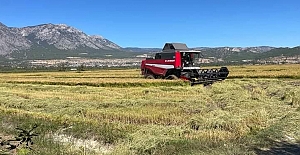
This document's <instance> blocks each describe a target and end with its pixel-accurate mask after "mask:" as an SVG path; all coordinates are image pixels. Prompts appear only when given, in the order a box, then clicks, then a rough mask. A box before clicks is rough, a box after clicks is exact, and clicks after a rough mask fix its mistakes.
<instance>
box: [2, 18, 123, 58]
mask: <svg viewBox="0 0 300 155" xmlns="http://www.w3.org/2000/svg"><path fill="white" fill-rule="evenodd" d="M0 36H1V37H0V54H1V55H2V56H3V55H4V56H5V55H6V56H16V53H19V54H17V55H18V56H22V54H24V53H25V52H26V53H27V55H28V53H29V54H30V53H32V52H33V51H34V54H35V55H36V54H38V55H39V53H45V52H46V53H47V54H48V55H49V54H50V55H51V52H52V51H56V52H52V54H57V52H61V53H59V54H62V53H65V52H69V53H70V51H71V53H73V54H70V55H69V56H78V53H79V52H84V53H88V51H93V53H95V52H96V53H97V52H98V53H99V52H101V51H102V52H103V51H114V52H115V51H121V50H120V49H121V47H120V46H118V45H117V44H115V43H113V42H111V41H110V40H108V39H106V38H104V37H102V36H99V35H91V36H90V35H87V34H85V33H84V32H82V31H80V30H78V29H76V28H73V27H71V26H68V25H65V24H42V25H36V26H28V27H23V28H13V27H7V26H5V25H4V24H2V23H0ZM76 50H77V51H78V52H75V53H74V52H72V51H76ZM20 53H22V54H21V55H20ZM76 53H77V54H76ZM106 53H107V52H106ZM63 55H64V54H63Z"/></svg>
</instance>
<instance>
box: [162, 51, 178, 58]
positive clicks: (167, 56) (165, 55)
mask: <svg viewBox="0 0 300 155" xmlns="http://www.w3.org/2000/svg"><path fill="white" fill-rule="evenodd" d="M174 57H175V53H174V52H171V53H161V58H162V59H174Z"/></svg>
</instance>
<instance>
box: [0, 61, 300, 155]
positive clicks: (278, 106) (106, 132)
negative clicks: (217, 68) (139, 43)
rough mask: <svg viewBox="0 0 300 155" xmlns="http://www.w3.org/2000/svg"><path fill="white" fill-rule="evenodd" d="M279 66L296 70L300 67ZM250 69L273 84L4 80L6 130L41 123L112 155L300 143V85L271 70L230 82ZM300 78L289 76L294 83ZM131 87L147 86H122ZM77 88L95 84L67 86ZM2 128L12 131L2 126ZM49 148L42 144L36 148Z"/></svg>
mask: <svg viewBox="0 0 300 155" xmlns="http://www.w3.org/2000/svg"><path fill="white" fill-rule="evenodd" d="M255 67H256V68H255ZM259 67H263V68H259ZM276 67H277V68H279V69H280V67H282V70H287V69H292V70H293V68H295V67H296V65H291V66H290V67H286V66H276ZM253 68H255V70H257V72H255V74H257V75H258V76H266V77H267V76H269V77H273V78H264V79H247V78H244V79H227V80H225V81H223V82H219V83H215V84H213V85H212V86H209V87H203V86H202V85H197V86H194V87H190V86H186V85H177V84H176V82H178V81H175V82H174V81H170V82H169V81H167V82H166V83H168V84H169V85H168V86H166V85H162V86H160V85H156V84H154V83H158V84H161V83H160V82H163V83H164V82H165V81H164V80H162V81H160V80H158V81H159V82H157V81H156V80H151V79H150V80H146V79H139V78H128V79H127V78H120V79H118V78H113V80H115V83H121V84H120V85H115V86H114V87H111V86H110V85H103V86H102V87H95V85H96V84H99V83H105V84H107V83H110V81H109V80H112V79H109V80H108V81H107V79H108V78H95V77H97V76H99V77H100V76H104V75H98V74H100V73H101V74H104V73H103V72H105V76H106V75H107V77H109V76H116V77H118V76H124V77H125V76H128V77H130V76H132V77H138V76H139V75H138V73H139V72H138V70H124V71H122V70H117V71H107V70H106V71H97V72H81V73H74V72H54V73H15V74H1V75H0V77H1V82H0V111H1V112H0V116H1V118H3V119H2V120H1V121H2V122H1V123H2V124H10V126H16V125H17V124H21V125H23V126H26V125H29V124H31V123H36V122H38V123H39V124H40V125H41V129H40V130H41V131H40V132H42V133H43V135H45V137H49V134H51V133H57V131H61V130H64V132H62V133H61V134H63V135H66V136H72V137H74V138H77V139H91V138H95V140H97V142H98V143H99V144H101V143H109V145H110V146H114V147H113V148H114V150H112V151H113V152H112V154H244V153H245V152H246V153H247V154H254V153H255V152H254V150H253V149H252V148H253V147H268V146H269V145H271V143H267V142H266V139H273V140H284V139H286V138H285V137H286V136H287V135H288V137H290V138H292V139H294V140H296V141H297V140H300V132H299V131H300V129H299V127H300V124H299V122H300V121H299V120H300V98H299V95H298V94H299V93H300V81H299V80H297V79H282V78H280V79H276V78H274V77H280V76H277V73H276V76H272V74H271V72H270V71H264V70H270V68H275V67H274V66H246V67H238V66H236V67H230V70H231V73H230V75H231V76H232V77H239V76H240V75H241V74H242V72H244V73H245V77H247V76H248V77H250V76H251V77H255V74H248V72H247V70H252V69H253ZM279 69H277V70H279ZM274 72H277V71H274ZM297 72H298V71H295V72H292V71H290V72H289V71H287V73H290V76H293V77H294V76H297ZM285 73H286V72H285ZM285 73H284V74H285ZM108 74H111V75H109V76H108ZM274 75H275V73H274ZM63 77H67V78H63ZM77 80H78V81H77ZM24 81H26V82H24ZM134 81H138V82H140V83H150V84H148V85H130V86H128V85H127V87H123V86H124V85H122V84H123V83H124V84H125V83H128V82H134ZM153 81H154V82H153ZM47 82H53V85H52V84H51V85H47ZM55 82H56V84H54V83H55ZM72 82H74V83H76V82H81V83H84V82H86V83H92V84H94V85H92V86H93V87H91V86H88V85H68V84H66V83H72ZM179 83H180V82H179ZM0 129H2V130H4V131H5V132H8V133H10V132H12V129H11V128H6V127H5V126H2V127H1V128H0ZM50 142H52V143H51V145H49V147H43V149H41V150H40V151H41V152H42V153H45V152H47V151H49V149H51V148H52V147H54V146H55V147H56V148H58V149H54V150H55V151H54V152H52V153H54V154H57V153H58V154H59V153H62V152H63V153H64V154H82V152H80V151H79V152H78V150H77V151H75V152H74V151H73V152H68V151H69V150H64V149H62V148H63V147H59V146H61V145H60V144H56V141H54V139H52V140H51V139H50ZM263 142H264V143H263ZM48 143H49V141H47V140H45V139H43V138H41V139H38V143H37V146H40V147H41V146H44V145H46V144H48ZM225 146H230V149H228V147H225ZM37 149H39V148H37ZM52 149H53V148H52ZM43 151H44V152H43ZM83 151H84V149H83ZM41 152H40V153H41ZM93 153H95V152H89V154H93Z"/></svg>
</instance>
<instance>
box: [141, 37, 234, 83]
mask: <svg viewBox="0 0 300 155" xmlns="http://www.w3.org/2000/svg"><path fill="white" fill-rule="evenodd" d="M201 55H202V54H201V51H198V50H189V48H188V47H187V46H186V44H183V43H166V44H165V46H164V48H163V50H162V51H161V52H159V53H156V54H155V57H153V58H146V59H145V60H142V63H141V73H142V75H144V77H145V78H148V79H178V78H180V79H183V80H189V81H190V82H191V85H194V84H204V85H207V84H212V83H214V82H216V81H222V80H225V79H226V78H227V76H228V74H229V70H228V69H227V67H221V68H212V69H202V68H200V67H199V66H196V65H195V61H196V60H197V59H199V58H200V57H201Z"/></svg>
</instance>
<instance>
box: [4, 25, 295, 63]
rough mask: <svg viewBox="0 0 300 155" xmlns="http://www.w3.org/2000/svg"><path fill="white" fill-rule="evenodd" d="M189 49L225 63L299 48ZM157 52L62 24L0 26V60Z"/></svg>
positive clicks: (125, 55)
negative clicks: (123, 44)
mask: <svg viewBox="0 0 300 155" xmlns="http://www.w3.org/2000/svg"><path fill="white" fill-rule="evenodd" d="M162 44H163V43H162ZM187 44H188V43H187ZM191 49H197V50H201V51H202V53H203V55H204V56H205V57H213V58H216V59H223V60H228V61H241V60H244V59H251V60H257V59H266V58H270V57H276V56H282V55H284V56H295V55H300V47H294V48H288V47H282V48H275V47H270V46H257V47H215V48H210V47H192V48H191ZM159 51H161V49H160V48H138V47H125V48H122V47H120V46H119V45H117V44H116V43H114V42H112V41H110V40H108V39H106V38H104V37H102V36H100V35H87V34H86V33H84V32H82V31H80V30H78V29H76V28H74V27H71V26H68V25H66V24H51V23H49V24H41V25H36V26H27V27H22V28H15V27H7V26H6V25H4V24H2V23H0V57H1V58H2V59H1V60H34V59H65V58H66V57H88V58H133V57H136V56H137V55H141V54H145V53H147V54H150V55H151V53H152V54H153V53H154V52H159Z"/></svg>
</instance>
